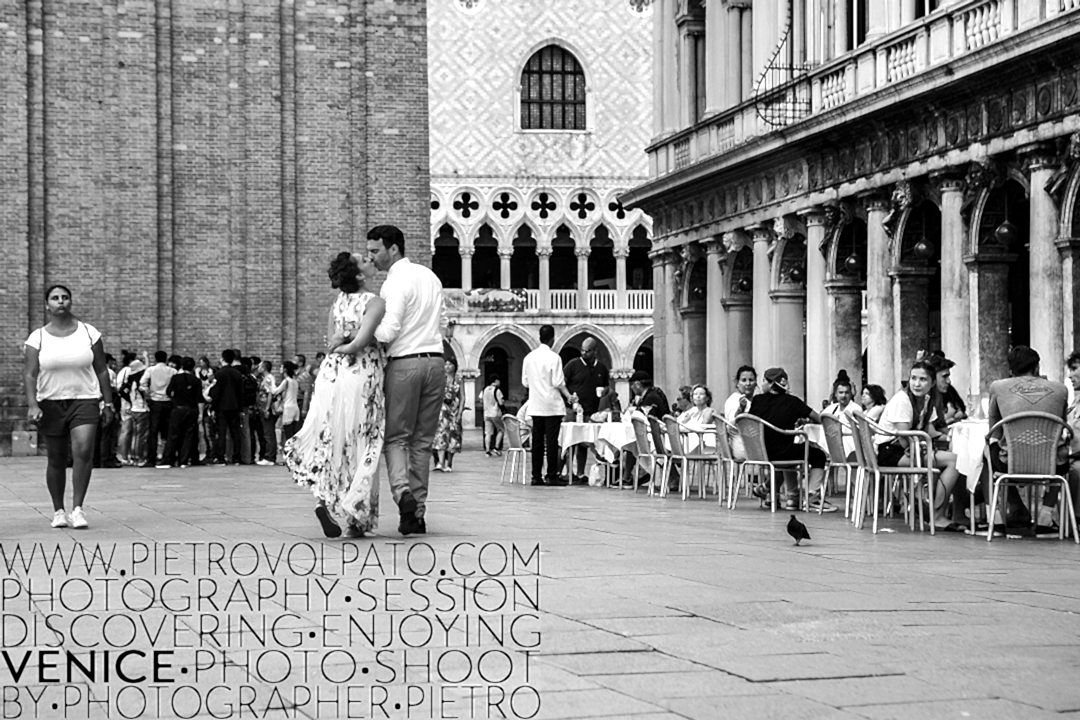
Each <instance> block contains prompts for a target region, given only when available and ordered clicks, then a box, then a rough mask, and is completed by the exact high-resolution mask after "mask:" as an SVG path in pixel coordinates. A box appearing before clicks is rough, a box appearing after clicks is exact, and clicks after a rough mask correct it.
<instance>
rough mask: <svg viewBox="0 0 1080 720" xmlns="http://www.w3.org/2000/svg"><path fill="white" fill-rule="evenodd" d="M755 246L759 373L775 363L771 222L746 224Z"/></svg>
mask: <svg viewBox="0 0 1080 720" xmlns="http://www.w3.org/2000/svg"><path fill="white" fill-rule="evenodd" d="M747 231H748V232H749V233H750V237H751V239H752V240H753V243H754V245H753V248H754V306H753V318H754V328H753V333H754V342H753V358H754V367H756V368H757V369H758V374H761V373H762V372H764V369H765V368H769V367H770V366H771V365H772V364H773V348H772V301H771V300H770V299H769V288H770V285H771V280H772V279H771V277H770V276H771V272H770V259H769V245H770V243H772V239H773V233H772V229H771V227H770V226H769V225H768V224H762V225H755V226H752V227H749V228H747Z"/></svg>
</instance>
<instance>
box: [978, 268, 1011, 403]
mask: <svg viewBox="0 0 1080 720" xmlns="http://www.w3.org/2000/svg"><path fill="white" fill-rule="evenodd" d="M965 261H966V262H967V263H968V265H969V267H970V268H971V272H970V274H969V278H968V282H969V286H970V290H971V308H972V309H971V318H972V320H973V322H974V324H975V326H976V327H975V332H974V336H975V337H974V338H973V342H972V350H974V351H975V352H974V353H973V357H977V358H978V365H977V367H973V368H972V369H971V374H972V378H971V384H972V387H973V390H977V391H978V394H979V395H980V396H981V395H983V394H986V393H987V392H989V388H990V383H992V382H993V381H994V380H998V379H1000V378H1004V377H1008V376H1009V364H1008V361H1007V357H1008V354H1009V326H1010V324H1011V323H1012V318H1011V317H1010V316H1009V305H1008V303H1006V302H1005V301H1004V297H1005V288H1006V287H1008V283H1009V267H1010V266H1011V265H1012V264H1013V263H1014V262H1016V255H1014V254H1012V253H1007V252H1004V251H1002V250H1000V249H998V248H989V249H988V248H982V249H980V250H979V253H978V254H977V255H973V256H968V257H967V258H965ZM973 395H974V393H973Z"/></svg>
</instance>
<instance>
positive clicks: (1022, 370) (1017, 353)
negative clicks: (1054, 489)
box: [983, 345, 1069, 527]
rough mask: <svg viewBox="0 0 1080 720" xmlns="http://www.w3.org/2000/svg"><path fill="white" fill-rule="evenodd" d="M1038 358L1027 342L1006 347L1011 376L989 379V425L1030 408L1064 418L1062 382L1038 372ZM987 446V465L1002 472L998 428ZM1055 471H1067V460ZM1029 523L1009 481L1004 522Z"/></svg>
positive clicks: (1065, 396)
mask: <svg viewBox="0 0 1080 720" xmlns="http://www.w3.org/2000/svg"><path fill="white" fill-rule="evenodd" d="M1040 360H1041V358H1040V357H1039V353H1037V352H1036V351H1035V350H1033V349H1031V348H1030V347H1028V346H1027V345H1017V346H1016V347H1014V348H1013V349H1012V350H1010V351H1009V356H1008V363H1009V373H1010V374H1011V375H1012V377H1008V378H1003V379H1001V380H995V381H994V382H992V383H990V407H989V409H988V410H987V412H986V419H987V421H988V422H989V423H990V427H993V426H994V425H995V424H996V423H997V422H999V421H1001V420H1002V419H1005V418H1009V417H1011V416H1013V415H1016V414H1017V413H1022V412H1033V411H1037V412H1045V413H1050V414H1051V415H1055V416H1057V417H1059V418H1061V419H1062V420H1066V421H1067V417H1066V415H1067V413H1066V410H1067V408H1066V406H1067V405H1068V402H1069V391H1068V389H1067V388H1066V387H1065V384H1064V383H1060V382H1057V381H1055V380H1047V379H1046V378H1044V377H1041V376H1040V375H1039V362H1040ZM988 449H989V454H990V464H991V466H992V467H993V468H994V470H995V471H997V472H1005V471H1006V470H1007V468H1008V466H1007V459H1006V457H1005V456H1006V455H1007V453H1008V447H1007V446H1006V444H1005V440H1004V437H1003V434H1002V432H1001V430H1000V429H999V430H997V431H995V432H994V433H993V438H991V440H990V447H989V448H988ZM1061 454H1062V457H1061V458H1059V459H1060V460H1061V461H1064V460H1065V456H1067V454H1068V453H1067V449H1066V448H1063V449H1062V451H1061ZM1058 472H1059V473H1067V472H1068V468H1067V464H1065V463H1064V462H1062V465H1061V466H1060V467H1059V468H1058ZM983 496H984V497H985V498H987V500H989V498H990V494H989V493H988V492H985V493H984V495H983ZM1046 502H1047V504H1048V505H1050V506H1051V507H1053V506H1054V505H1056V504H1057V498H1056V496H1053V495H1051V496H1048V497H1047V498H1046ZM1030 524H1031V511H1030V510H1029V509H1028V508H1027V506H1026V505H1024V501H1023V500H1021V499H1020V493H1019V491H1018V490H1017V488H1016V487H1014V486H1012V485H1010V486H1009V488H1008V493H1007V498H1006V511H1005V526H1006V527H1022V526H1025V525H1030Z"/></svg>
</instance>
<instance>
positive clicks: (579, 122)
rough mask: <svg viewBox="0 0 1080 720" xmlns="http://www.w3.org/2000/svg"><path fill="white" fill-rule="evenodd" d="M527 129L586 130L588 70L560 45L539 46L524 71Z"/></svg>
mask: <svg viewBox="0 0 1080 720" xmlns="http://www.w3.org/2000/svg"><path fill="white" fill-rule="evenodd" d="M521 128H522V129H523V130H584V129H585V73H584V72H582V70H581V64H580V63H578V61H577V58H575V57H574V56H573V54H572V53H570V52H568V51H567V50H565V49H563V48H561V47H559V46H558V45H548V46H547V47H543V48H541V49H540V50H538V51H537V52H536V53H535V54H534V55H533V56H532V57H531V58H529V62H527V63H526V64H525V70H524V71H523V72H522V73H521Z"/></svg>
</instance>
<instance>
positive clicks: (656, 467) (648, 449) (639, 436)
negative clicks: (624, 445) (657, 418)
mask: <svg viewBox="0 0 1080 720" xmlns="http://www.w3.org/2000/svg"><path fill="white" fill-rule="evenodd" d="M630 425H631V427H633V428H634V448H635V450H636V451H637V463H635V465H634V490H637V487H638V480H640V479H641V476H642V474H647V475H649V495H652V494H653V493H654V492H655V487H656V481H657V479H658V476H659V475H660V473H661V472H662V470H661V468H660V466H661V465H662V464H663V462H664V456H663V455H658V454H657V453H655V452H653V448H652V444H651V443H650V441H649V428H648V425H647V423H646V421H645V420H642V419H641V418H640V417H637V416H636V415H632V416H631V417H630ZM646 463H647V464H648V465H649V467H648V468H646V467H645V465H646Z"/></svg>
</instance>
